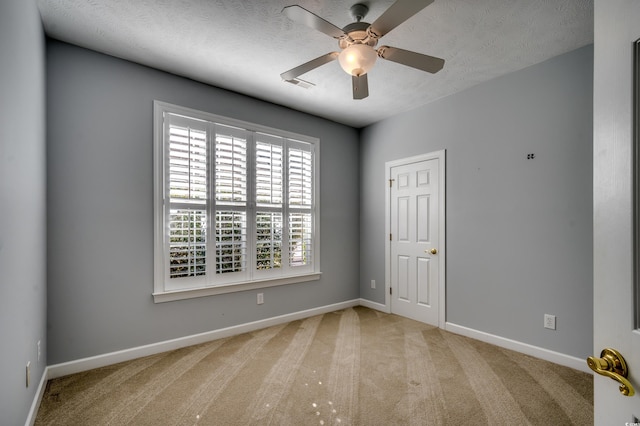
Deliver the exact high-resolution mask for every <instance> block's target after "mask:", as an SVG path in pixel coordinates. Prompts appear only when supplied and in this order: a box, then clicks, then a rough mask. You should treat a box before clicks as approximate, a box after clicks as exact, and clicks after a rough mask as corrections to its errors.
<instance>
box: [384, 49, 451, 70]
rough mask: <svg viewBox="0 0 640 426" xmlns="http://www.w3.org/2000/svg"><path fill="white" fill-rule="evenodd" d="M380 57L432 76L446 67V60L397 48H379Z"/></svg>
mask: <svg viewBox="0 0 640 426" xmlns="http://www.w3.org/2000/svg"><path fill="white" fill-rule="evenodd" d="M378 56H379V57H381V58H383V59H386V60H388V61H392V62H397V63H399V64H402V65H406V66H408V67H412V68H416V69H419V70H422V71H426V72H430V73H432V74H435V73H437V72H438V71H440V70H441V69H442V67H444V59H441V58H436V57H435V56H429V55H423V54H422V53H416V52H412V51H410V50H404V49H399V48H397V47H389V46H381V47H380V48H378Z"/></svg>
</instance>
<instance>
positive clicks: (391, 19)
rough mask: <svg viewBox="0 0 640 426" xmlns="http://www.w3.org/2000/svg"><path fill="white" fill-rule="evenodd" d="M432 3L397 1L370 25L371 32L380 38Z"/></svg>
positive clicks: (422, 0)
mask: <svg viewBox="0 0 640 426" xmlns="http://www.w3.org/2000/svg"><path fill="white" fill-rule="evenodd" d="M431 3H433V0H397V1H396V2H395V3H394V4H392V5H391V7H390V8H389V9H387V10H386V11H385V12H384V13H383V14H382V15H380V17H379V18H378V19H376V20H375V22H374V23H373V24H371V27H370V29H371V32H372V33H373V34H375V36H376V37H378V38H380V37H382V36H383V35H385V34H387V33H388V32H389V31H391V30H392V29H394V28H395V27H397V26H398V25H400V24H402V23H403V22H404V21H406V20H407V19H409V18H411V17H412V16H413V15H415V14H416V13H418V12H420V11H421V10H422V9H424V8H425V7H427V6H429V5H430V4H431Z"/></svg>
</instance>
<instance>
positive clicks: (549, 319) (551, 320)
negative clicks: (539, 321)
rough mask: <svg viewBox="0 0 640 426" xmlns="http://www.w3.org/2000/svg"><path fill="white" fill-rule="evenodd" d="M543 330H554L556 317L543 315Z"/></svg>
mask: <svg viewBox="0 0 640 426" xmlns="http://www.w3.org/2000/svg"><path fill="white" fill-rule="evenodd" d="M544 328H548V329H549V330H555V329H556V316H555V315H549V314H544Z"/></svg>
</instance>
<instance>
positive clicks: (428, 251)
mask: <svg viewBox="0 0 640 426" xmlns="http://www.w3.org/2000/svg"><path fill="white" fill-rule="evenodd" d="M424 252H425V253H431V254H438V250H436V249H434V248H432V249H431V250H425V251H424Z"/></svg>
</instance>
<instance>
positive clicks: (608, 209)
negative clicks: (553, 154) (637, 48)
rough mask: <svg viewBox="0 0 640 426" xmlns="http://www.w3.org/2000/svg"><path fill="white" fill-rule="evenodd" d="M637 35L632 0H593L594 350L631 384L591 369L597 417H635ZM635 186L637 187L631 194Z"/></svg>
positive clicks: (639, 383)
mask: <svg viewBox="0 0 640 426" xmlns="http://www.w3.org/2000/svg"><path fill="white" fill-rule="evenodd" d="M638 38H640V2H639V1H638V0H596V1H595V42H594V46H595V49H594V52H595V58H594V98H593V99H594V105H593V106H594V149H593V153H594V156H593V168H594V179H593V189H594V192H593V202H594V204H593V205H594V211H593V221H594V228H593V229H594V236H593V237H594V240H593V250H594V252H593V259H594V336H593V340H594V349H593V350H594V353H593V354H592V355H594V356H595V357H600V353H601V351H602V350H603V349H605V348H612V349H615V350H617V351H619V352H620V354H621V355H622V356H623V358H624V359H625V360H626V363H627V367H628V371H629V373H628V374H629V376H628V380H629V381H630V383H631V385H632V386H634V387H635V395H634V396H631V397H629V396H624V395H622V394H621V392H620V391H619V386H620V383H618V382H617V381H615V380H613V379H612V378H610V377H606V376H601V375H598V374H596V375H594V376H595V377H594V392H595V393H594V409H595V424H596V425H625V424H627V425H628V424H633V423H637V422H639V421H640V420H638V419H640V389H639V387H640V318H639V316H640V301H639V300H638V299H639V297H640V288H638V284H637V283H636V280H635V279H634V267H635V268H640V262H638V259H639V257H640V251H638V250H637V249H636V250H634V249H633V247H634V237H633V235H634V226H633V222H634V221H633V210H634V207H633V205H634V196H633V193H634V185H633V153H634V150H633V144H634V131H633V128H634V119H633V117H634V112H633V111H634V108H633V101H634V94H633V90H634V83H633V80H634V78H633V69H634V66H633V63H634V59H633V57H634V55H633V51H634V42H635V41H636V40H637V39H638ZM635 114H636V117H637V112H636V113H635ZM638 124H640V123H637V124H636V125H638ZM639 191H640V188H637V187H636V188H635V192H636V196H638V195H640V193H639ZM636 273H637V272H636Z"/></svg>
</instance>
